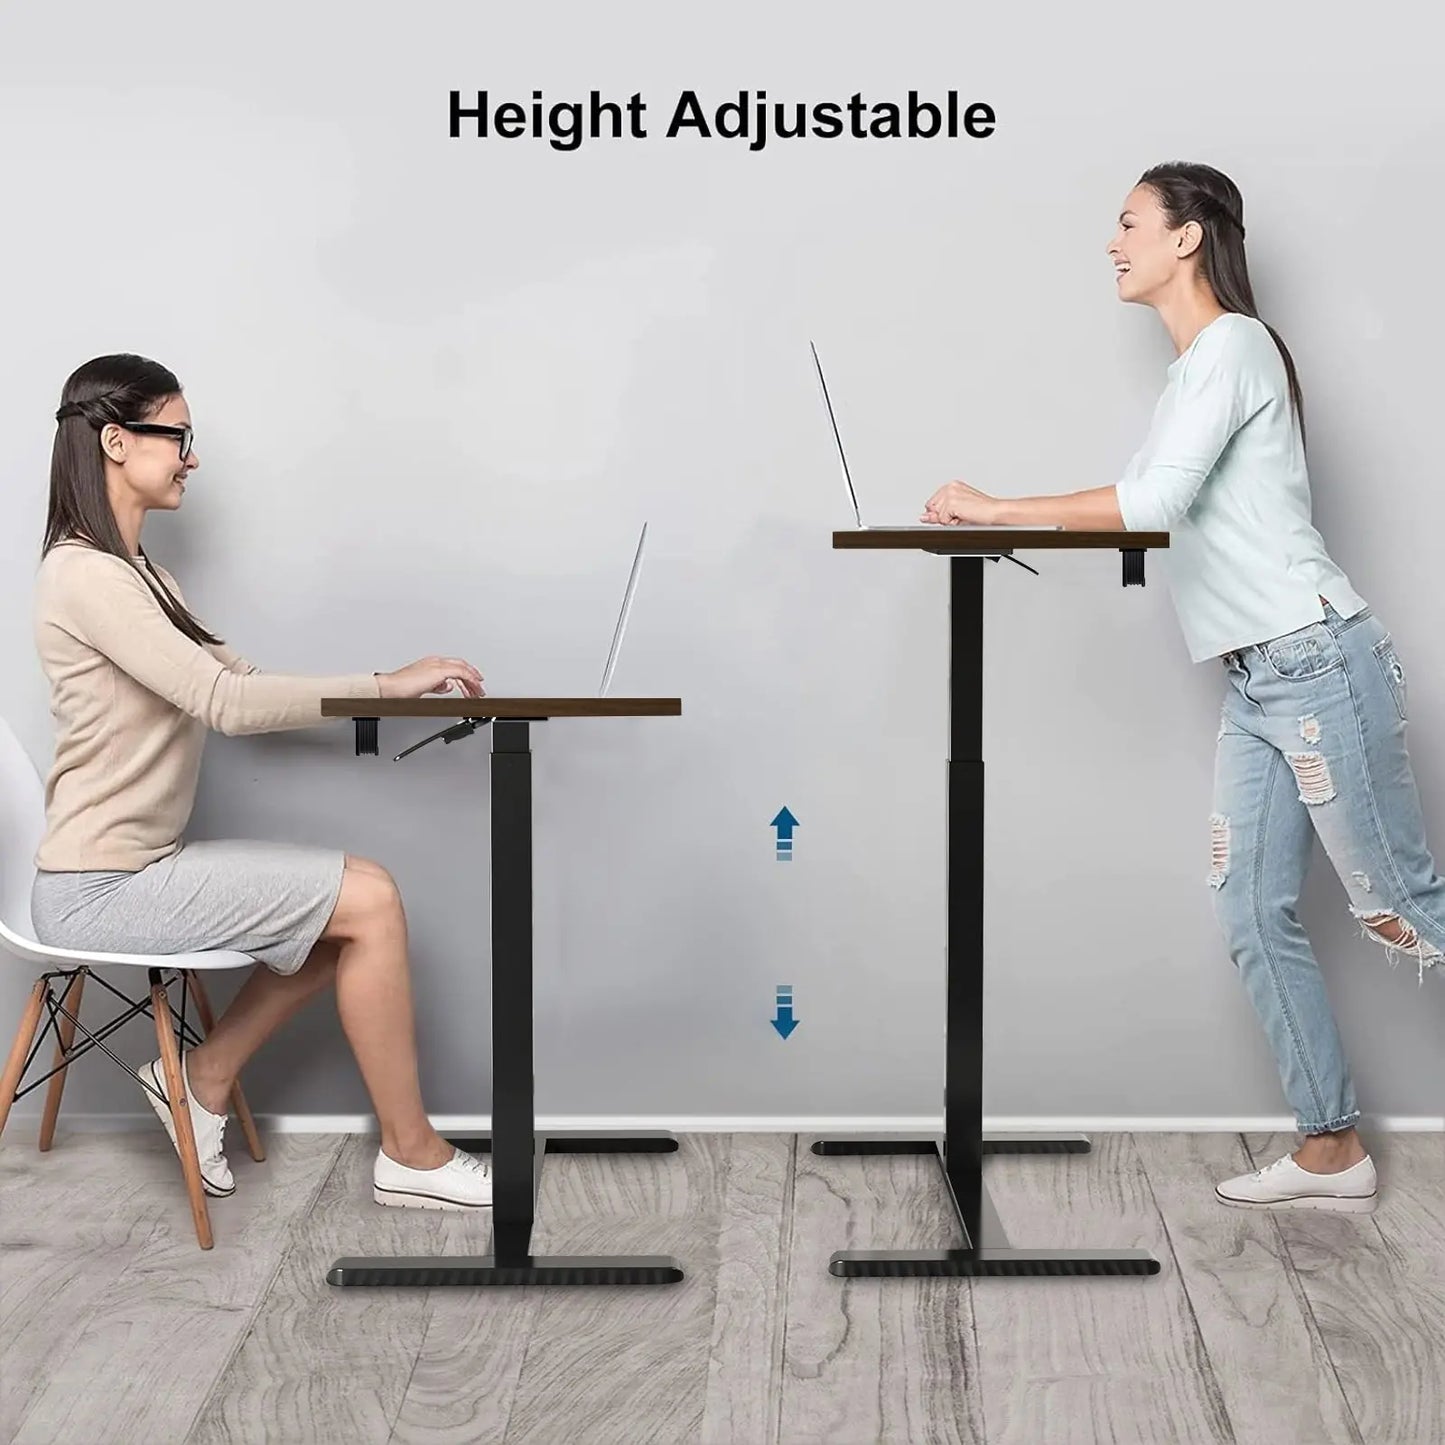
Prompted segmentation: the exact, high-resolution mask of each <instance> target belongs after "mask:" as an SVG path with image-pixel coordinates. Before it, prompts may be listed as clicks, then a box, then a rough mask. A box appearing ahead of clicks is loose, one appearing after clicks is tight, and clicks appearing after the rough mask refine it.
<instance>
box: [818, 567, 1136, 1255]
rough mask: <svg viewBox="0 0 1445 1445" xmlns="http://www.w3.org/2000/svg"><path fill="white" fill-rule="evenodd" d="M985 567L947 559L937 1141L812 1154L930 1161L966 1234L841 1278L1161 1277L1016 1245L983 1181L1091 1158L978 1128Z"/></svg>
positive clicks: (833, 1143)
mask: <svg viewBox="0 0 1445 1445" xmlns="http://www.w3.org/2000/svg"><path fill="white" fill-rule="evenodd" d="M983 563H984V559H983V558H982V557H953V558H951V559H950V561H949V713H948V886H947V905H946V906H947V910H948V925H947V959H946V962H945V969H946V973H947V988H946V1002H945V1012H946V1019H945V1028H946V1031H947V1034H946V1038H945V1043H944V1082H943V1137H942V1138H941V1139H939V1138H937V1137H936V1136H921V1137H911V1138H902V1139H896V1140H888V1139H866V1140H859V1139H853V1140H848V1139H820V1140H818V1141H817V1142H816V1143H815V1144H814V1145H813V1152H814V1153H815V1154H824V1155H839V1154H934V1155H936V1156H937V1158H938V1161H939V1165H940V1168H941V1170H942V1172H943V1178H944V1182H945V1184H946V1185H947V1188H948V1196H949V1200H950V1202H951V1203H952V1205H953V1212H954V1215H955V1216H956V1218H957V1221H958V1232H959V1234H960V1235H961V1236H962V1245H961V1247H955V1248H951V1249H887V1250H838V1251H837V1252H835V1253H834V1255H833V1257H832V1259H831V1260H830V1261H829V1263H828V1268H829V1270H830V1272H831V1273H833V1274H836V1275H842V1276H844V1277H856V1276H869V1277H882V1276H907V1275H952V1276H965V1275H973V1276H978V1275H1077V1274H1091V1275H1093V1274H1100V1275H1102V1274H1128V1275H1146V1274H1158V1273H1159V1262H1158V1260H1156V1259H1155V1258H1154V1257H1153V1256H1152V1255H1151V1254H1150V1253H1149V1252H1148V1251H1147V1250H1143V1249H1117V1250H1093V1249H1015V1248H1012V1247H1010V1245H1009V1242H1008V1236H1007V1235H1006V1234H1005V1233H1004V1229H1003V1226H1002V1224H1001V1223H1000V1221H999V1217H998V1212H997V1211H996V1210H995V1208H994V1206H993V1201H992V1200H991V1199H990V1198H989V1193H988V1187H987V1185H986V1184H985V1183H984V1178H983V1156H984V1155H985V1154H993V1153H1009V1154H1024V1153H1041V1154H1058V1153H1087V1152H1088V1149H1089V1141H1088V1139H1087V1138H1086V1137H1085V1136H1084V1135H1082V1134H1073V1135H1062V1136H1057V1137H1043V1136H1037V1137H1036V1136H1033V1135H1028V1134H999V1135H985V1134H984V1132H983V965H984V950H983V903H984V788H983Z"/></svg>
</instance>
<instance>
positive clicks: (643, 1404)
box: [392, 1135, 730, 1445]
mask: <svg viewBox="0 0 1445 1445" xmlns="http://www.w3.org/2000/svg"><path fill="white" fill-rule="evenodd" d="M729 1151H730V1144H729V1141H728V1139H727V1136H717V1135H711V1136H709V1135H694V1136H688V1137H685V1138H683V1139H682V1140H680V1141H679V1148H678V1151H677V1152H676V1153H675V1154H552V1155H549V1156H548V1158H547V1163H546V1166H545V1168H544V1170H543V1173H542V1189H541V1194H540V1197H539V1199H538V1205H537V1224H536V1226H535V1228H534V1230H533V1240H532V1244H533V1249H532V1252H533V1253H534V1254H538V1255H541V1254H605V1255H616V1254H677V1255H678V1256H679V1258H680V1261H681V1263H682V1266H683V1269H684V1272H685V1275H686V1278H685V1279H684V1281H683V1283H682V1285H680V1286H679V1285H667V1286H661V1287H648V1288H643V1289H634V1288H632V1287H629V1286H619V1287H615V1288H593V1287H591V1286H578V1287H575V1288H573V1287H566V1288H546V1289H539V1288H532V1287H528V1286H521V1287H515V1288H513V1287H502V1288H482V1289H466V1288H457V1289H435V1290H431V1291H429V1292H428V1297H427V1301H426V1306H425V1326H424V1331H423V1336H422V1343H421V1347H420V1349H419V1351H418V1356H417V1361H416V1368H415V1370H414V1371H413V1373H412V1376H411V1379H410V1381H409V1382H408V1385H407V1389H406V1394H405V1398H404V1400H403V1403H402V1407H401V1410H400V1412H399V1414H398V1416H397V1420H396V1424H395V1428H394V1432H393V1436H392V1438H393V1439H394V1440H395V1441H396V1442H398V1445H421V1442H428V1445H432V1442H436V1445H470V1442H474V1441H487V1442H491V1441H500V1440H503V1439H507V1440H514V1439H516V1440H526V1439H543V1440H548V1439H555V1440H568V1439H575V1440H587V1441H589V1442H590V1441H592V1440H598V1441H603V1440H609V1439H617V1440H642V1439H646V1438H649V1437H648V1436H647V1435H646V1434H645V1433H638V1432H639V1430H640V1429H643V1430H645V1429H650V1428H652V1425H651V1424H650V1423H649V1421H650V1420H651V1418H652V1416H654V1415H655V1416H656V1417H657V1420H656V1423H657V1427H658V1428H661V1429H670V1428H672V1423H671V1422H672V1421H673V1419H674V1417H675V1414H676V1412H677V1409H678V1406H677V1403H676V1399H675V1397H676V1395H677V1394H678V1393H679V1391H678V1390H677V1389H676V1388H675V1385H676V1382H674V1381H672V1380H670V1376H669V1372H670V1371H673V1370H674V1369H682V1370H683V1371H684V1373H686V1371H685V1363H686V1358H687V1354H686V1351H685V1350H684V1351H683V1353H682V1354H681V1355H679V1354H678V1353H677V1351H676V1350H675V1348H674V1347H673V1346H671V1345H666V1344H665V1343H664V1341H665V1338H666V1336H667V1330H668V1329H669V1328H672V1333H673V1335H675V1334H676V1329H675V1328H673V1327H672V1326H670V1325H669V1324H668V1322H669V1321H672V1320H673V1319H674V1316H675V1313H676V1307H675V1306H674V1305H673V1304H672V1303H671V1302H670V1301H669V1300H668V1299H667V1298H666V1297H667V1296H669V1295H670V1294H672V1293H675V1292H677V1291H678V1290H682V1291H684V1292H685V1298H686V1299H687V1300H688V1301H691V1300H692V1299H693V1297H694V1295H695V1294H696V1292H697V1289H698V1285H697V1284H695V1283H694V1281H693V1275H694V1273H695V1272H696V1269H697V1268H698V1265H697V1263H696V1262H695V1259H694V1256H696V1257H697V1258H698V1259H700V1260H703V1261H706V1260H707V1259H710V1258H711V1257H712V1256H713V1255H715V1253H716V1243H715V1241H714V1240H712V1239H710V1237H709V1236H710V1234H712V1233H715V1229H711V1228H710V1227H709V1225H708V1223H707V1222H708V1221H710V1220H711V1219H712V1218H713V1217H714V1216H715V1215H716V1196H717V1194H718V1193H719V1191H720V1189H721V1181H722V1175H723V1172H724V1171H725V1169H726V1166H727V1158H728V1154H729ZM698 1220H701V1221H703V1224H702V1226H701V1237H702V1241H703V1248H702V1249H701V1250H699V1248H698V1247H697V1245H696V1243H695V1240H696V1237H697V1234H698V1229H697V1227H696V1223H697V1221H698ZM664 1237H665V1238H666V1240H669V1241H674V1242H675V1243H676V1247H674V1245H673V1244H670V1243H664V1242H661V1241H662V1240H663V1239H664ZM628 1240H632V1241H640V1242H637V1243H634V1244H629V1243H627V1242H626V1241H628ZM490 1247H491V1240H490V1235H489V1236H488V1239H487V1243H486V1248H487V1249H490ZM458 1252H460V1249H459V1250H458ZM482 1252H485V1250H483V1251H482ZM597 1296H601V1297H602V1298H601V1300H599V1299H598V1298H596V1297H597ZM579 1311H580V1312H581V1313H582V1314H583V1315H585V1316H586V1317H588V1318H594V1316H595V1318H596V1319H597V1323H596V1326H595V1328H596V1330H597V1338H596V1339H594V1340H591V1341H583V1342H582V1343H584V1345H585V1348H584V1350H583V1352H582V1356H581V1358H580V1359H577V1358H574V1356H573V1353H572V1350H573V1347H574V1346H576V1345H577V1344H578V1343H579V1339H578V1337H577V1327H576V1323H575V1315H576V1314H577V1312H579ZM589 1312H591V1313H589ZM637 1324H640V1325H641V1333H642V1335H643V1337H644V1340H645V1341H646V1340H647V1339H648V1337H649V1336H651V1337H652V1338H651V1339H650V1343H649V1344H648V1347H647V1348H643V1349H642V1354H643V1355H644V1358H642V1359H640V1360H639V1359H638V1358H637V1356H638V1352H639V1345H638V1342H637V1340H636V1339H632V1338H630V1337H629V1336H630V1333H632V1332H634V1326H635V1325H637ZM693 1332H694V1333H698V1334H699V1338H700V1339H702V1341H703V1343H704V1344H705V1337H704V1336H701V1334H700V1332H698V1331H696V1330H694V1331H693ZM614 1334H615V1336H616V1342H617V1346H618V1349H619V1351H620V1354H619V1360H620V1361H621V1363H618V1364H614V1363H610V1362H609V1360H608V1358H607V1357H608V1353H609V1348H610V1347H609V1341H612V1340H613V1338H614ZM659 1345H661V1346H662V1348H661V1349H660V1350H659V1349H658V1348H657V1347H658V1346H659ZM694 1348H696V1347H694ZM649 1349H650V1350H651V1351H652V1353H654V1354H657V1356H658V1357H657V1358H655V1359H653V1358H651V1356H650V1354H649ZM628 1359H632V1360H633V1361H634V1362H635V1363H634V1364H628V1363H626V1361H627V1360H628ZM524 1364H526V1365H528V1367H529V1370H530V1373H529V1374H528V1375H527V1376H526V1378H525V1379H524V1378H523V1366H524ZM634 1368H636V1369H639V1370H644V1371H646V1372H647V1375H648V1378H649V1380H650V1381H651V1383H652V1385H653V1386H654V1387H655V1389H656V1392H657V1394H658V1395H659V1397H660V1403H657V1404H656V1407H655V1408H654V1404H653V1403H650V1402H649V1395H648V1390H647V1389H643V1390H640V1391H639V1390H636V1389H635V1388H627V1386H628V1380H627V1378H626V1375H627V1372H628V1371H630V1370H632V1369H634ZM558 1369H562V1370H564V1371H565V1372H566V1374H567V1378H566V1379H565V1380H564V1381H562V1382H561V1383H560V1384H559V1383H558V1381H557V1379H556V1371H557V1370H558ZM619 1370H620V1371H621V1372H622V1374H623V1378H622V1379H620V1380H619V1378H618V1372H619ZM697 1374H698V1380H697V1381H689V1380H686V1379H684V1380H683V1382H682V1385H683V1389H682V1391H681V1393H682V1394H683V1395H693V1394H698V1393H699V1382H700V1381H701V1379H702V1374H701V1371H698V1372H697ZM633 1384H634V1385H635V1382H633ZM619 1385H621V1386H622V1387H623V1390H622V1394H623V1397H624V1398H620V1399H619V1398H616V1394H617V1390H618V1387H619ZM554 1431H560V1432H562V1433H549V1432H554ZM660 1438H668V1437H667V1436H662V1437H660ZM677 1438H683V1437H677Z"/></svg>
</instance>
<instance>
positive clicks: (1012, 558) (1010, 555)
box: [988, 552, 1039, 577]
mask: <svg viewBox="0 0 1445 1445" xmlns="http://www.w3.org/2000/svg"><path fill="white" fill-rule="evenodd" d="M1000 555H1002V556H1004V557H1007V558H1008V560H1009V561H1010V562H1016V563H1018V565H1019V566H1020V567H1022V568H1024V569H1025V571H1028V572H1032V573H1033V574H1034V576H1035V577H1037V576H1038V575H1039V569H1038V568H1037V567H1030V566H1029V564H1028V563H1027V562H1019V559H1018V558H1017V557H1015V556H1014V554H1013V553H1012V552H1004V553H1001V554H1000ZM988 560H989V561H990V562H997V561H998V558H997V557H990V558H989V559H988Z"/></svg>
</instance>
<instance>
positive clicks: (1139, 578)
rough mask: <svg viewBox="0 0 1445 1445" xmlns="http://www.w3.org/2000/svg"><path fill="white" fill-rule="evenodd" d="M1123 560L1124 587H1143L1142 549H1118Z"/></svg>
mask: <svg viewBox="0 0 1445 1445" xmlns="http://www.w3.org/2000/svg"><path fill="white" fill-rule="evenodd" d="M1119 551H1120V553H1121V554H1122V556H1123V558H1124V586H1126V587H1142V586H1143V585H1144V549H1143V548H1142V547H1120V548H1119Z"/></svg>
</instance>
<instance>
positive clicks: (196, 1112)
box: [135, 1054, 236, 1199]
mask: <svg viewBox="0 0 1445 1445" xmlns="http://www.w3.org/2000/svg"><path fill="white" fill-rule="evenodd" d="M135 1072H136V1077H137V1078H138V1079H139V1080H140V1081H141V1083H142V1084H149V1085H151V1087H152V1088H154V1089H156V1090H158V1091H159V1093H160V1098H159V1099H158V1098H156V1096H155V1094H153V1093H151V1091H150V1089H145V1090H144V1091H143V1092H144V1093H145V1096H146V1098H147V1099H149V1100H150V1105H151V1108H152V1109H154V1110H155V1111H156V1114H157V1115H158V1116H159V1118H160V1121H161V1123H162V1124H164V1125H165V1126H166V1133H167V1134H169V1135H170V1136H171V1143H172V1144H175V1143H176V1121H175V1120H174V1119H172V1118H171V1109H170V1105H169V1104H168V1103H167V1102H166V1100H167V1099H168V1098H169V1095H168V1094H167V1093H166V1071H165V1069H164V1068H162V1066H161V1061H160V1060H159V1059H152V1060H151V1062H150V1063H148V1064H142V1065H141V1066H140V1068H138V1069H137V1070H136V1071H135ZM181 1082H182V1083H183V1084H184V1085H185V1090H186V1103H187V1104H189V1105H190V1108H191V1132H192V1133H193V1134H194V1135H195V1136H196V1154H197V1156H198V1157H199V1159H200V1161H201V1185H202V1187H203V1188H204V1189H205V1191H206V1193H207V1194H211V1195H214V1196H215V1197H216V1198H217V1199H224V1198H225V1197H226V1196H227V1195H228V1194H234V1193H235V1192H236V1181H235V1180H234V1179H233V1178H232V1177H231V1166H230V1165H229V1164H227V1163H226V1156H225V1155H224V1154H223V1153H221V1140H222V1136H223V1135H224V1134H225V1132H226V1115H225V1114H213V1113H211V1111H210V1110H209V1109H205V1108H202V1107H201V1105H200V1104H198V1103H197V1102H196V1096H195V1094H194V1093H193V1092H192V1091H191V1080H190V1076H189V1075H188V1074H187V1073H186V1056H185V1054H182V1055H181ZM180 1152H181V1151H180V1146H179V1145H176V1153H177V1154H178V1155H179V1154H180Z"/></svg>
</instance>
